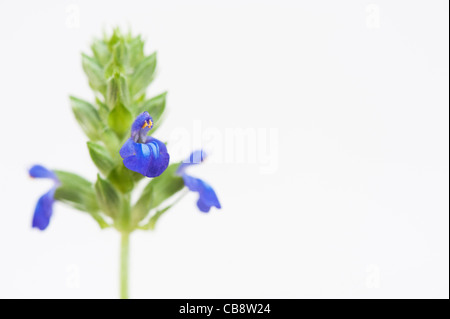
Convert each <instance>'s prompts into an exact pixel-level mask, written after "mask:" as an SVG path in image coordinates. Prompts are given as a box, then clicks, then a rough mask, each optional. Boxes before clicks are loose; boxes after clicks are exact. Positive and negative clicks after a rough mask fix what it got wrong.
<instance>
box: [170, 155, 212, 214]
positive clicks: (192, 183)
mask: <svg viewBox="0 0 450 319" xmlns="http://www.w3.org/2000/svg"><path fill="white" fill-rule="evenodd" d="M205 158H206V154H205V152H203V151H202V150H200V151H194V152H192V154H191V155H190V156H189V158H187V159H186V160H184V161H183V162H182V163H181V164H180V166H179V167H178V169H177V175H179V176H181V177H182V178H183V181H184V185H186V187H187V188H188V189H189V190H190V191H192V192H197V193H198V194H199V195H200V196H199V199H198V201H197V206H198V209H200V211H202V212H204V213H207V212H209V210H210V209H211V207H212V206H214V207H216V208H221V206H220V203H219V199H218V198H217V195H216V192H214V189H213V188H212V187H211V186H210V185H209V184H208V183H206V182H205V181H203V180H201V179H200V178H196V177H193V176H190V175H188V174H186V172H185V171H186V168H188V167H189V166H191V165H194V164H200V163H201V162H203V160H204V159H205Z"/></svg>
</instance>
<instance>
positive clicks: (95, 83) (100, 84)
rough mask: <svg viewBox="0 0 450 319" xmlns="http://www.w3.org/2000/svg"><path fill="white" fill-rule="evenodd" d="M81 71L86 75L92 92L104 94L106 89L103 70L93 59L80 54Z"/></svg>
mask: <svg viewBox="0 0 450 319" xmlns="http://www.w3.org/2000/svg"><path fill="white" fill-rule="evenodd" d="M82 65H83V70H84V72H85V73H86V75H87V77H88V80H89V85H90V86H91V88H92V89H93V90H96V91H99V92H100V93H102V94H104V93H105V89H106V81H105V75H104V71H103V68H102V66H101V65H100V64H98V63H97V61H95V59H93V58H91V57H89V56H87V55H85V54H82Z"/></svg>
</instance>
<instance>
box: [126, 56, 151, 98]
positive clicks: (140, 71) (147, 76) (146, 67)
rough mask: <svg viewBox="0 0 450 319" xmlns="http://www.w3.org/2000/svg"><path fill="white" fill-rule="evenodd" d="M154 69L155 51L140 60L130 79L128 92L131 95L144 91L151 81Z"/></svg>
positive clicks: (134, 95)
mask: <svg viewBox="0 0 450 319" xmlns="http://www.w3.org/2000/svg"><path fill="white" fill-rule="evenodd" d="M155 69H156V52H155V53H153V54H152V55H150V56H148V57H146V58H145V59H144V60H142V61H141V62H140V63H139V64H138V66H137V67H136V69H135V70H134V72H133V74H132V75H131V80H130V92H131V95H132V96H133V97H136V95H138V94H139V93H142V92H145V89H146V88H147V86H148V85H149V84H150V82H152V80H153V75H154V73H155Z"/></svg>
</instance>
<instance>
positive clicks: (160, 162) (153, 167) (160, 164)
mask: <svg viewBox="0 0 450 319" xmlns="http://www.w3.org/2000/svg"><path fill="white" fill-rule="evenodd" d="M145 145H147V147H148V148H149V150H150V164H149V166H148V168H147V173H146V174H145V176H147V177H156V176H159V175H161V174H162V173H163V172H164V171H165V170H166V168H167V166H169V160H170V156H169V153H168V152H167V147H166V145H165V144H164V143H163V142H161V141H159V140H157V139H156V138H153V137H148V138H147V143H146V144H145Z"/></svg>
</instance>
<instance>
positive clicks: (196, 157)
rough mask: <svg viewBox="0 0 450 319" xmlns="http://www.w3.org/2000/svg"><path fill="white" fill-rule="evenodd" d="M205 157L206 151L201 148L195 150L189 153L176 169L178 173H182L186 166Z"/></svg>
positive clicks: (197, 162) (199, 161) (201, 160)
mask: <svg viewBox="0 0 450 319" xmlns="http://www.w3.org/2000/svg"><path fill="white" fill-rule="evenodd" d="M205 159H206V153H205V152H204V151H203V150H196V151H193V152H192V153H191V155H190V156H189V157H188V158H186V159H185V160H184V161H182V162H181V164H180V166H179V167H178V169H177V174H178V175H183V174H184V172H185V170H186V168H188V167H189V166H191V165H195V164H200V163H201V162H203V161H204V160H205Z"/></svg>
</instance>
